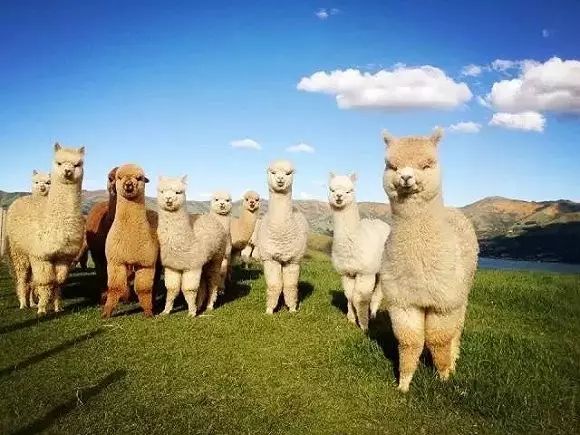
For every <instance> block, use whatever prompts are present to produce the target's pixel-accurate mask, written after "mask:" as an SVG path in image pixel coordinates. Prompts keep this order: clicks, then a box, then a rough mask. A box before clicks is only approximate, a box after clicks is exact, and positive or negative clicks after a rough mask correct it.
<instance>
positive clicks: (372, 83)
mask: <svg viewBox="0 0 580 435" xmlns="http://www.w3.org/2000/svg"><path fill="white" fill-rule="evenodd" d="M297 89H298V90H301V91H306V92H319V93H324V94H330V95H336V103H337V105H338V107H339V108H341V109H352V108H373V109H387V110H388V109H390V110H401V109H451V108H454V107H457V106H459V105H461V104H463V103H465V102H467V101H469V100H470V99H471V97H472V93H471V91H470V90H469V87H468V86H467V84H465V83H457V82H455V81H454V80H453V79H452V78H450V77H448V76H447V75H446V74H445V72H444V71H442V70H441V69H439V68H435V67H433V66H429V65H425V66H421V67H415V68H412V67H404V66H401V67H398V68H395V69H393V70H392V71H389V70H384V69H383V70H380V71H378V72H376V73H374V74H373V73H369V72H361V71H359V70H357V69H347V70H335V71H332V72H329V73H327V72H326V71H318V72H316V73H314V74H312V75H311V76H310V77H303V78H302V79H301V80H300V82H299V83H298V85H297Z"/></svg>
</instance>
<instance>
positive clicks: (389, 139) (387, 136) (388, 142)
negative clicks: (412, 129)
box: [383, 130, 396, 147]
mask: <svg viewBox="0 0 580 435" xmlns="http://www.w3.org/2000/svg"><path fill="white" fill-rule="evenodd" d="M395 139H396V138H395V136H393V135H392V134H391V133H389V132H388V131H387V130H383V142H385V145H386V146H387V147H389V146H390V145H391V144H392V143H393V142H394V141H395Z"/></svg>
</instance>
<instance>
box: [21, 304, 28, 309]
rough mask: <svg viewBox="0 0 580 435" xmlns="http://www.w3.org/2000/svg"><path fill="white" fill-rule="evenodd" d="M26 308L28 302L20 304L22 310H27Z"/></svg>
mask: <svg viewBox="0 0 580 435" xmlns="http://www.w3.org/2000/svg"><path fill="white" fill-rule="evenodd" d="M26 308H28V307H27V306H26V304H22V303H21V304H20V309H21V310H25V309H26Z"/></svg>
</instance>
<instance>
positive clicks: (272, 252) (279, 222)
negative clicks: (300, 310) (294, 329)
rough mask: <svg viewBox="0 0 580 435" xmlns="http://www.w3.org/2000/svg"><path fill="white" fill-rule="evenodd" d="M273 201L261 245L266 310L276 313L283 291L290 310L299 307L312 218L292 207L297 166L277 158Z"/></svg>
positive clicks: (272, 175) (270, 179)
mask: <svg viewBox="0 0 580 435" xmlns="http://www.w3.org/2000/svg"><path fill="white" fill-rule="evenodd" d="M267 174H268V190H269V192H270V202H269V207H268V212H267V213H266V215H265V216H264V218H263V219H262V223H261V225H260V229H259V233H258V249H259V250H260V256H261V259H262V260H263V262H264V277H265V278H266V286H267V287H268V290H267V300H266V313H267V314H273V313H274V309H275V308H276V306H277V305H278V299H279V298H280V294H283V295H284V302H285V303H286V305H287V306H288V309H289V310H290V312H296V310H297V307H298V278H299V276H300V260H302V257H303V256H304V254H305V253H306V243H307V238H308V222H307V221H306V218H305V217H304V215H303V214H302V213H300V212H298V211H295V210H293V208H292V182H293V179H294V167H293V166H292V163H290V162H289V161H287V160H276V161H274V162H272V163H271V164H270V166H269V167H268V170H267Z"/></svg>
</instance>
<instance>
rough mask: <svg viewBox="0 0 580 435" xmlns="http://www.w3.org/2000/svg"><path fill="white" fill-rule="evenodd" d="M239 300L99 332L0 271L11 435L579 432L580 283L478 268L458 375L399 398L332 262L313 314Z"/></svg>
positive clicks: (0, 411) (423, 372) (382, 333)
mask: <svg viewBox="0 0 580 435" xmlns="http://www.w3.org/2000/svg"><path fill="white" fill-rule="evenodd" d="M237 277H238V279H239V280H240V281H239V285H238V286H237V287H236V288H235V289H234V290H233V291H232V292H231V293H232V294H231V297H230V299H231V300H230V301H228V302H227V303H225V304H224V305H222V306H220V307H219V308H218V309H217V310H216V311H215V312H213V313H211V314H210V315H202V316H201V317H198V318H196V319H191V318H188V317H187V316H186V315H185V312H184V311H180V312H178V313H176V314H173V315H171V316H169V317H164V318H159V317H158V318H154V319H152V320H151V319H149V320H147V319H144V318H143V317H142V316H141V314H140V313H138V312H131V309H132V308H133V307H134V305H132V306H130V307H124V308H123V309H125V310H129V314H126V315H121V316H117V317H115V318H113V319H111V320H109V321H102V320H101V319H100V317H99V310H98V308H97V307H95V306H94V305H92V304H90V301H87V299H85V298H83V296H82V295H83V293H86V292H87V289H88V288H91V278H90V277H89V276H83V275H76V276H73V277H72V279H71V284H70V285H69V287H68V288H67V289H66V290H67V291H66V293H67V296H68V298H67V300H66V305H65V307H66V312H65V313H63V314H62V315H59V316H56V317H55V316H52V317H51V316H49V317H47V318H44V319H40V320H38V319H36V317H35V314H34V313H33V312H31V311H20V310H18V309H17V304H16V297H15V296H14V294H13V287H12V283H11V281H10V278H9V276H8V274H7V272H6V269H5V268H3V269H1V270H0V307H1V308H0V310H1V316H0V349H1V350H2V353H1V356H0V433H30V432H35V431H46V432H49V433H59V434H62V433H75V434H77V433H78V434H82V433H99V434H105V433H216V434H221V433H252V434H258V433H306V432H312V433H353V434H366V433H368V434H376V433H441V434H443V433H445V434H447V433H498V434H499V433H502V434H504V433H577V431H578V408H579V406H578V391H579V373H580V345H579V342H578V337H580V324H579V319H580V276H578V275H568V276H565V275H553V274H540V273H523V272H494V271H480V272H478V274H477V279H476V284H475V287H474V289H473V292H472V296H471V303H470V306H469V313H468V319H467V323H466V330H465V333H464V340H463V346H462V356H461V359H460V360H459V365H458V372H457V374H456V375H455V377H454V378H453V379H452V380H451V381H450V382H448V383H441V382H440V381H439V380H437V378H436V377H435V375H434V372H433V369H432V368H431V367H429V366H428V365H426V364H421V367H420V369H419V370H418V372H417V374H416V375H415V379H414V381H413V384H412V386H411V391H410V393H409V394H407V395H402V394H400V393H398V392H397V391H396V389H395V372H394V366H393V358H396V346H395V343H394V341H393V338H392V335H391V332H390V327H389V323H388V318H387V317H386V316H381V317H380V318H379V319H378V321H377V322H375V324H374V325H373V326H374V331H373V332H372V333H371V336H370V337H368V336H365V335H364V334H362V333H361V332H360V331H359V330H358V329H356V328H355V327H353V326H352V325H350V324H349V323H348V322H347V320H346V317H345V315H344V314H343V312H342V311H341V309H342V308H343V306H344V298H343V296H342V293H341V292H340V291H339V289H340V286H339V279H338V276H337V275H336V274H335V273H334V271H333V270H332V266H331V265H330V262H329V261H328V258H327V257H326V256H325V255H323V254H321V253H318V252H313V253H311V255H310V258H309V259H308V260H307V261H306V262H305V265H304V268H303V273H302V277H301V279H302V281H303V285H302V293H303V301H302V304H301V307H300V311H299V312H298V313H297V314H295V315H291V314H290V313H288V312H287V311H285V310H283V311H282V312H280V313H278V314H277V315H275V316H273V317H269V316H266V315H265V314H264V309H265V302H264V281H263V278H262V276H261V273H259V272H258V271H257V270H255V269H254V270H250V271H238V272H237Z"/></svg>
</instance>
